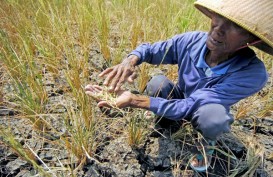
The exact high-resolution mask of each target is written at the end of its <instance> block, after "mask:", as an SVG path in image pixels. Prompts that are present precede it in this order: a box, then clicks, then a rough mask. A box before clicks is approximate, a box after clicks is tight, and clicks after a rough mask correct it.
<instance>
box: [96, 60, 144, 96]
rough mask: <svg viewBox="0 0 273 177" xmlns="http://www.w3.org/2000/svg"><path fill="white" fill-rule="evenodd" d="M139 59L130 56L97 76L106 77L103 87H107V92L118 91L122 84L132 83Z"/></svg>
mask: <svg viewBox="0 0 273 177" xmlns="http://www.w3.org/2000/svg"><path fill="white" fill-rule="evenodd" d="M138 60H139V58H138V57H137V56H135V55H130V56H129V57H128V58H126V59H125V60H124V61H123V62H122V63H121V64H118V65H116V66H113V67H111V68H107V69H106V70H104V71H103V72H102V73H100V74H99V76H100V77H103V76H106V78H105V81H104V82H103V84H104V85H106V86H109V91H115V92H117V91H119V90H120V88H121V86H122V84H124V82H126V81H128V82H129V83H132V82H133V81H134V79H135V78H136V77H137V75H136V63H137V61H138Z"/></svg>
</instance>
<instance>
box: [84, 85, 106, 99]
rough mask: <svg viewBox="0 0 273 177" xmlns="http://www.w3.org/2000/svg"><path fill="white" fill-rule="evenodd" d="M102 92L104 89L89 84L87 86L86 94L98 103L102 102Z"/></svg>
mask: <svg viewBox="0 0 273 177" xmlns="http://www.w3.org/2000/svg"><path fill="white" fill-rule="evenodd" d="M101 92H102V87H101V86H98V85H92V84H88V85H87V86H85V93H86V94H87V95H89V96H91V97H92V98H93V99H95V100H96V101H100V100H101V99H100V97H99V96H98V95H99V94H100V93H101Z"/></svg>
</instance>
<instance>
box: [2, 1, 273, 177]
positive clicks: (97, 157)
mask: <svg viewBox="0 0 273 177" xmlns="http://www.w3.org/2000/svg"><path fill="white" fill-rule="evenodd" d="M193 2H194V0H187V1H182V0H155V1H152V0H139V1H138V0H21V1H20V0H0V4H1V5H0V101H1V102H0V176H18V177H19V176H24V177H27V176H58V177H59V176H92V177H96V176H107V177H108V176H109V177H112V176H118V177H127V176H128V177H129V176H136V177H142V176H143V177H144V176H147V177H148V176H166V177H171V176H251V177H252V176H260V177H265V176H273V164H272V160H273V153H272V150H273V138H272V134H273V131H272V125H273V119H272V117H273V116H272V110H273V100H272V99H273V92H272V91H271V90H272V85H273V80H272V79H273V77H272V75H273V70H272V66H273V63H272V61H273V60H272V56H269V55H266V54H264V53H261V52H259V51H257V55H258V56H259V58H260V59H261V60H262V61H264V63H265V64H266V67H267V70H268V72H269V76H270V79H269V82H268V83H267V85H266V87H265V88H264V89H263V90H262V91H261V92H259V93H258V94H256V95H253V96H251V97H249V98H248V99H246V100H243V101H241V102H239V103H238V104H236V105H235V106H234V107H233V108H232V112H233V114H234V116H235V117H236V121H235V123H234V125H233V132H232V133H231V134H228V135H225V136H223V137H222V138H221V139H220V140H219V141H218V142H217V144H218V147H219V148H218V149H217V150H216V153H215V155H214V158H213V159H214V160H213V161H214V162H215V163H214V164H215V165H214V168H211V169H209V171H208V172H207V173H204V174H201V173H196V172H193V171H191V169H190V168H189V159H190V149H191V148H192V147H194V143H193V141H192V136H191V133H192V128H191V126H190V125H189V123H187V122H184V123H183V125H182V124H180V125H179V126H178V127H177V125H174V127H168V128H164V127H160V129H157V125H156V123H155V120H154V117H153V116H148V115H146V113H145V112H144V111H143V110H138V109H122V110H120V109H110V110H109V109H99V108H98V107H97V106H96V101H95V100H93V99H92V98H90V97H88V96H87V95H86V94H85V92H84V87H85V86H86V85H87V84H88V83H90V82H91V83H96V84H102V81H103V78H100V77H98V74H99V73H100V72H101V71H103V70H104V69H106V68H107V67H111V66H113V65H115V64H118V63H119V62H120V61H121V60H122V59H123V58H124V57H126V55H127V54H128V53H129V52H130V51H131V50H133V49H134V48H135V47H136V46H137V45H139V44H140V43H143V42H150V43H153V42H156V41H159V40H165V39H168V38H170V37H172V36H173V35H175V34H179V33H183V32H187V31H193V30H199V31H200V30H201V31H206V30H208V29H209V24H210V22H209V19H207V18H206V17H205V16H204V15H202V14H201V13H199V12H198V11H197V10H196V9H194V7H193ZM176 71H177V67H176V66H151V65H143V66H141V67H140V68H139V74H138V75H139V76H140V77H138V78H137V79H136V81H135V83H134V84H132V85H129V84H126V85H124V89H128V90H130V91H133V92H139V93H142V92H143V90H144V88H145V85H146V82H147V81H148V80H149V79H150V77H151V76H152V75H155V74H157V73H164V74H165V75H167V76H168V77H169V78H170V79H172V80H174V81H175V80H176V78H177V75H176ZM110 97H111V95H110V96H109V98H110Z"/></svg>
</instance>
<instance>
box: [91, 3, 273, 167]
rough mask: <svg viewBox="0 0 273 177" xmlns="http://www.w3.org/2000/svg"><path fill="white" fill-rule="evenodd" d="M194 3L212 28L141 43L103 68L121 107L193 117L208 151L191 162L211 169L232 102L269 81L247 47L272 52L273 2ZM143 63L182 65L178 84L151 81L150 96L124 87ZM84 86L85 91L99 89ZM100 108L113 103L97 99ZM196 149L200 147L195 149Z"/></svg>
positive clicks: (169, 116) (168, 116) (229, 120)
mask: <svg viewBox="0 0 273 177" xmlns="http://www.w3.org/2000/svg"><path fill="white" fill-rule="evenodd" d="M194 4H195V7H196V8H197V9H198V10H200V11H201V12H202V13H204V14H205V15H206V16H208V17H209V18H210V19H211V26H210V30H209V32H199V31H195V32H187V33H184V34H180V35H176V36H174V37H173V38H171V39H169V40H166V41H162V42H156V43H154V44H147V43H145V44H142V45H140V46H138V47H137V48H136V49H135V50H133V51H132V52H131V53H130V54H129V55H128V57H127V58H125V59H124V60H123V62H122V63H121V64H119V65H116V66H113V67H111V68H108V69H106V70H104V71H103V72H102V73H101V74H100V75H101V76H105V77H106V78H105V81H104V85H106V86H108V87H109V91H114V92H116V93H117V94H118V95H119V97H118V98H117V99H116V100H115V103H116V106H118V107H119V108H124V107H133V108H143V109H146V110H149V111H151V112H153V113H154V114H155V115H157V116H162V117H164V118H166V119H171V120H189V121H190V122H191V123H192V125H193V127H194V128H195V130H197V131H198V132H200V133H201V134H202V135H203V137H204V138H205V139H206V143H204V146H207V147H208V148H205V150H206V153H202V152H201V151H200V152H199V153H197V154H193V157H192V158H191V162H190V165H191V167H192V168H193V169H194V170H196V171H205V170H207V168H208V166H209V163H210V159H211V158H210V157H211V154H212V150H213V148H212V146H214V144H215V140H217V137H219V135H221V134H222V133H225V132H229V131H230V125H231V123H232V122H233V120H234V118H233V116H232V115H231V114H230V113H229V110H230V106H231V105H233V104H235V103H236V102H238V101H239V100H241V99H244V98H246V97H248V96H250V95H252V94H254V93H256V92H258V91H259V90H261V89H262V88H263V87H264V85H265V84H266V82H267V79H268V75H267V72H266V69H265V66H264V64H263V62H262V61H261V60H259V59H258V57H257V56H256V54H255V52H254V51H253V50H252V49H251V48H249V46H255V47H257V48H258V49H261V50H262V51H264V52H267V53H269V54H271V55H273V48H272V47H273V1H272V0H259V1H257V0H240V1H238V0H198V1H196V2H195V3H194ZM143 62H147V63H150V64H155V65H158V64H178V82H177V83H173V82H171V81H170V80H169V79H168V78H167V77H165V76H163V75H157V76H154V77H153V78H152V79H151V80H150V81H149V82H148V84H147V87H146V91H147V93H148V96H145V95H136V94H132V93H131V92H129V91H125V90H121V89H120V88H121V86H122V84H123V83H124V82H125V81H129V82H133V80H134V79H135V78H136V73H135V69H136V66H137V65H140V64H141V63H143ZM101 89H102V88H101V87H100V86H98V85H92V84H89V85H87V86H86V93H87V94H90V95H93V96H94V94H95V93H96V92H100V91H101ZM98 106H100V107H102V106H109V103H108V102H107V101H105V100H98ZM197 152H198V151H197Z"/></svg>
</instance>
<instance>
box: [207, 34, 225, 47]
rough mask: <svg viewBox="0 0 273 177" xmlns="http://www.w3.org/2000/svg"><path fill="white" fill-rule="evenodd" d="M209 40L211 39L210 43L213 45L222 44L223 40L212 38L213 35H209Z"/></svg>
mask: <svg viewBox="0 0 273 177" xmlns="http://www.w3.org/2000/svg"><path fill="white" fill-rule="evenodd" d="M210 41H211V43H212V44H213V45H215V46H220V45H222V44H223V42H221V41H218V40H216V39H215V38H213V37H211V36H210Z"/></svg>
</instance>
